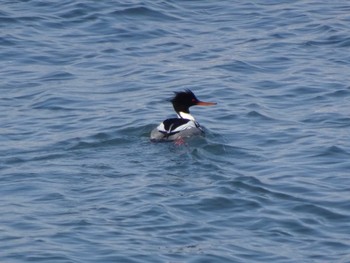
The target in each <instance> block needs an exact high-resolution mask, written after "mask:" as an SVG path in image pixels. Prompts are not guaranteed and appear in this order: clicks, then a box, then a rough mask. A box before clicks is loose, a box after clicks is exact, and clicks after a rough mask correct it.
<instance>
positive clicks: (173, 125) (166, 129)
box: [150, 89, 216, 142]
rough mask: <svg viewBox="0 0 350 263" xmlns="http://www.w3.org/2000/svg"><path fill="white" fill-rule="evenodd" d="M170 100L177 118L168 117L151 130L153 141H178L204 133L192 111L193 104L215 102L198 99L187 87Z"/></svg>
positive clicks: (199, 104)
mask: <svg viewBox="0 0 350 263" xmlns="http://www.w3.org/2000/svg"><path fill="white" fill-rule="evenodd" d="M174 93H175V95H174V97H173V98H172V99H170V100H169V101H170V102H171V103H172V105H173V108H174V110H175V112H176V114H177V118H170V119H166V120H164V121H163V122H161V123H160V124H159V125H158V126H157V127H156V128H154V129H153V130H152V131H151V134H150V140H151V141H153V142H162V141H176V140H182V139H184V138H188V137H192V136H197V135H204V130H203V128H202V127H201V126H200V124H199V123H198V122H197V121H196V119H195V118H194V117H193V115H192V114H191V113H190V110H189V108H190V107H192V106H213V105H216V103H215V102H205V101H201V100H199V99H197V97H196V96H195V95H194V93H193V92H192V91H191V90H189V89H186V90H185V91H181V92H174Z"/></svg>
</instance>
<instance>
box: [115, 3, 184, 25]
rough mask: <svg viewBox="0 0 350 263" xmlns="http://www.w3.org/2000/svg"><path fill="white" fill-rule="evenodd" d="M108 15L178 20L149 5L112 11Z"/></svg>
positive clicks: (153, 19) (155, 19)
mask: <svg viewBox="0 0 350 263" xmlns="http://www.w3.org/2000/svg"><path fill="white" fill-rule="evenodd" d="M110 15H112V16H124V17H127V18H140V17H142V18H145V17H146V18H147V19H148V20H152V21H162V22H164V21H175V20H178V19H177V18H176V17H174V16H171V15H168V14H165V13H164V12H160V11H158V10H154V9H151V8H149V7H144V6H139V7H130V8H125V9H122V10H117V11H113V12H112V13H111V14H110Z"/></svg>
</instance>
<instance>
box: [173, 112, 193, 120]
mask: <svg viewBox="0 0 350 263" xmlns="http://www.w3.org/2000/svg"><path fill="white" fill-rule="evenodd" d="M177 116H178V117H179V118H182V119H187V120H191V121H195V119H194V117H193V116H192V115H191V114H189V113H185V112H182V111H180V112H179V113H178V114H177Z"/></svg>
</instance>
